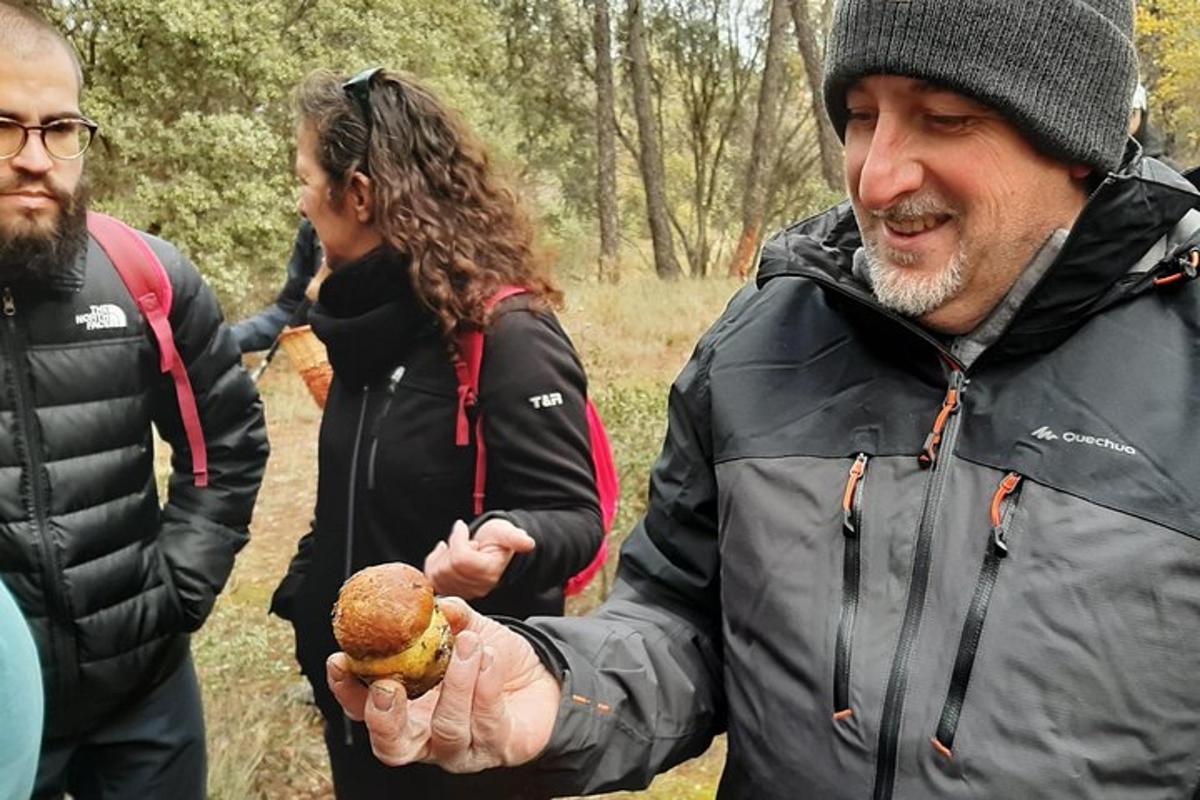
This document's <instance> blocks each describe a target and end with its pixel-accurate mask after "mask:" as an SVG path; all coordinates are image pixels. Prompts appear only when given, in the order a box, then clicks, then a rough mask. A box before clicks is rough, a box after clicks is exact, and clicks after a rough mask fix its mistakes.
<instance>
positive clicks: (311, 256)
mask: <svg viewBox="0 0 1200 800" xmlns="http://www.w3.org/2000/svg"><path fill="white" fill-rule="evenodd" d="M320 263H321V245H320V243H319V242H318V240H317V236H316V232H315V231H314V230H313V227H312V224H311V223H309V222H307V221H305V222H304V223H302V224H301V225H300V230H299V232H298V233H297V234H296V241H295V242H294V243H293V244H292V255H291V258H289V259H288V263H287V280H286V281H285V282H284V284H283V288H282V289H280V291H279V295H278V296H277V297H276V298H275V302H274V303H272V304H271V305H269V306H267V307H266V308H264V309H263V310H262V311H260V312H259V313H257V314H255V315H254V316H253V317H249V318H247V319H244V320H242V321H241V322H238V323H236V324H235V325H234V326H233V335H234V338H236V339H237V343H238V347H239V348H240V349H241V351H242V352H243V353H252V352H255V351H258V350H266V349H267V348H269V347H270V346H271V344H272V343H273V342H274V341H275V338H276V337H277V336H279V332H280V331H282V330H283V328H284V326H285V325H288V324H291V325H303V324H304V321H305V320H304V317H305V316H306V315H305V314H304V313H303V312H302V311H300V308H301V306H302V305H303V304H304V290H305V289H306V288H308V283H309V281H311V280H312V277H313V275H315V274H316V272H317V267H318V266H319V265H320Z"/></svg>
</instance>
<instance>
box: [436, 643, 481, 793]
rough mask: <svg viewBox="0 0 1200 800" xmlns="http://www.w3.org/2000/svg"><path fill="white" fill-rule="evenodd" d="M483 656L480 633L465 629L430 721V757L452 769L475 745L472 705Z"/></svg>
mask: <svg viewBox="0 0 1200 800" xmlns="http://www.w3.org/2000/svg"><path fill="white" fill-rule="evenodd" d="M482 656H483V646H482V642H481V640H480V638H479V634H477V633H475V632H474V631H463V632H462V633H460V634H459V635H458V639H457V641H456V642H455V644H454V656H453V658H451V659H450V666H449V667H448V668H447V669H446V676H445V677H444V678H443V679H442V685H441V696H440V697H439V698H438V703H437V708H436V709H435V710H434V712H433V719H432V720H431V721H430V724H429V756H430V759H431V760H433V761H434V762H436V763H438V764H441V765H442V766H444V767H447V768H450V769H453V768H454V765H455V764H458V763H462V762H464V761H465V760H466V759H467V756H468V751H469V750H470V748H471V708H472V704H473V698H474V694H475V682H476V679H477V678H478V676H479V667H480V661H481V659H482Z"/></svg>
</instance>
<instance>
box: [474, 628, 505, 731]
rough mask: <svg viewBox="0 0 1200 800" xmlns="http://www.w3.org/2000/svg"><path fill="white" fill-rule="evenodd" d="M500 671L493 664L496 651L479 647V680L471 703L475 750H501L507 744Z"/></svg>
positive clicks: (501, 671)
mask: <svg viewBox="0 0 1200 800" xmlns="http://www.w3.org/2000/svg"><path fill="white" fill-rule="evenodd" d="M502 673H503V670H501V669H500V668H499V667H497V666H496V651H495V649H494V648H492V647H490V646H485V647H484V648H483V654H482V656H480V661H479V679H478V680H477V681H476V682H475V699H474V700H473V701H472V704H471V741H472V744H473V746H474V747H475V748H476V749H477V750H484V751H489V752H495V753H497V754H499V753H502V752H503V748H504V746H505V744H506V743H507V739H508V731H509V719H508V715H507V714H506V713H505V712H506V709H505V705H504V700H503V693H504V675H503V674H502Z"/></svg>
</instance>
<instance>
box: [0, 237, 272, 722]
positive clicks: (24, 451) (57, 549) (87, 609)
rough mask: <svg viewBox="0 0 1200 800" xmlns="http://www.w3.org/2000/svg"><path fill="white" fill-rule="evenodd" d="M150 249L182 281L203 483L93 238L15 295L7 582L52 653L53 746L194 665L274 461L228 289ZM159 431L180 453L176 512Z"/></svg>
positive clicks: (44, 650) (2, 362) (3, 531)
mask: <svg viewBox="0 0 1200 800" xmlns="http://www.w3.org/2000/svg"><path fill="white" fill-rule="evenodd" d="M146 239H147V241H148V242H149V243H150V245H151V247H152V248H153V249H154V251H155V253H156V254H157V255H158V257H159V259H160V260H161V261H162V263H163V266H164V267H165V268H166V270H167V273H168V275H169V277H170V279H171V284H172V288H173V297H174V301H173V305H172V311H171V317H170V321H171V328H172V330H173V332H174V338H175V344H176V347H177V348H178V349H179V352H180V354H181V355H182V357H183V359H184V362H185V363H186V365H187V368H188V374H189V376H190V378H191V382H192V387H193V389H194V391H195V394H196V404H197V407H198V409H199V412H200V417H201V422H202V424H203V428H204V433H205V439H206V441H207V445H208V459H209V485H208V487H206V488H203V489H198V488H196V487H195V486H194V485H193V484H192V472H191V459H190V456H189V450H188V446H187V438H186V436H185V434H184V431H183V426H182V424H181V422H180V418H179V409H178V406H177V401H176V396H175V391H174V387H173V385H172V383H171V380H170V378H169V376H163V375H162V374H161V373H160V372H159V362H158V351H157V348H156V345H155V344H154V341H153V337H152V336H151V335H150V331H149V328H148V327H147V325H146V323H145V320H144V319H143V318H142V316H141V313H140V312H139V311H138V309H137V306H136V305H135V304H134V301H133V298H132V297H131V296H130V294H129V291H128V290H127V289H126V288H125V285H124V284H123V283H122V282H121V278H120V276H119V275H118V274H117V272H116V271H115V270H114V268H113V266H112V263H111V262H110V261H109V260H108V258H107V256H105V255H104V253H103V251H101V250H100V249H99V247H98V246H97V245H96V243H95V242H90V243H89V246H88V251H87V254H86V257H81V258H80V259H79V260H78V261H77V263H76V264H74V265H72V267H71V268H70V269H69V270H66V271H64V273H62V274H60V275H57V276H56V277H55V279H54V280H53V281H52V282H50V283H48V284H46V285H43V286H36V287H35V286H31V285H12V286H0V293H2V296H3V307H2V312H3V313H2V316H0V370H2V378H0V380H2V381H3V382H2V383H0V579H3V581H4V583H5V584H6V585H7V586H8V588H9V589H11V590H12V593H13V595H14V596H15V597H16V598H17V601H18V603H19V604H20V606H21V610H22V611H23V612H24V614H25V615H26V617H27V618H28V620H29V624H30V627H31V629H32V630H33V633H34V638H35V640H36V641H37V644H38V650H39V655H40V658H41V662H42V669H43V673H44V684H45V687H46V695H47V708H46V712H47V713H46V736H47V738H51V739H53V738H58V737H65V736H76V735H79V734H81V733H83V732H86V731H87V730H89V729H90V728H91V727H93V726H94V725H95V724H97V723H98V722H99V721H102V720H105V719H109V718H111V716H112V715H113V714H114V713H118V712H119V711H120V709H121V708H122V706H124V705H126V704H128V703H130V702H131V701H133V700H135V699H137V698H139V697H141V696H143V695H144V694H145V693H146V692H147V691H149V690H150V689H151V688H153V687H154V686H155V685H156V683H157V682H159V681H160V680H162V679H163V678H165V677H167V676H169V675H170V674H171V672H172V671H173V670H174V669H175V667H176V666H177V665H178V664H179V663H180V661H181V659H182V658H183V657H184V656H185V655H186V653H187V647H188V636H187V634H188V632H190V631H194V630H196V629H197V628H199V627H200V625H201V623H203V622H204V619H205V617H206V616H207V615H208V613H209V611H210V610H211V609H212V605H213V601H214V599H215V597H216V595H217V594H218V593H219V592H220V591H221V588H222V587H223V586H224V584H225V580H226V578H227V577H228V576H229V571H230V569H231V568H232V566H233V558H234V554H235V553H236V552H237V551H238V550H239V549H240V548H241V547H242V546H243V545H244V544H245V542H246V539H247V535H248V534H247V526H248V524H249V522H250V512H251V509H252V508H253V506H254V499H255V496H256V494H257V492H258V486H259V482H260V480H261V478H262V473H263V466H264V464H265V462H266V458H267V440H266V429H265V425H264V422H263V414H262V406H261V404H260V402H259V399H258V394H257V392H256V391H255V389H254V386H253V384H252V383H251V382H250V380H249V378H248V376H247V375H246V373H245V370H243V369H242V366H241V358H240V354H239V352H238V348H237V345H236V344H235V343H234V340H233V337H232V336H231V335H230V334H229V331H228V329H227V328H226V327H225V326H224V324H223V323H222V321H221V312H220V309H219V308H218V307H217V302H216V299H215V297H214V296H213V294H212V292H211V291H210V290H209V288H208V287H207V286H206V285H205V284H204V282H203V280H202V279H201V277H200V275H199V273H197V272H196V270H195V268H194V267H192V266H191V264H189V263H187V261H186V260H185V259H184V258H183V257H182V256H181V255H180V254H179V252H178V251H176V250H175V248H174V247H172V246H171V245H169V244H167V243H166V242H163V241H161V240H159V239H155V238H153V237H150V236H147V237H146ZM152 424H153V426H154V427H156V428H157V429H158V432H159V434H160V435H161V436H162V437H163V439H165V440H166V441H167V442H168V443H170V445H171V446H172V449H173V453H174V455H173V459H172V472H171V477H170V482H169V487H168V499H167V503H166V505H165V506H163V507H160V502H159V496H158V489H157V484H156V481H155V474H154V445H153V439H152V432H151V425H152Z"/></svg>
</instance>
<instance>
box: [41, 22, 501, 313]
mask: <svg viewBox="0 0 1200 800" xmlns="http://www.w3.org/2000/svg"><path fill="white" fill-rule="evenodd" d="M40 5H41V6H42V8H43V9H44V10H45V11H46V12H47V13H48V14H49V15H50V16H51V17H52V18H54V19H55V20H56V21H58V22H60V23H61V24H62V27H63V29H64V30H65V31H66V32H67V34H68V36H69V38H70V39H71V40H72V41H73V42H74V43H75V45H76V48H77V50H78V51H79V53H80V56H81V59H82V61H83V65H84V71H85V76H86V81H87V88H86V90H85V96H84V108H85V109H86V111H87V112H88V113H89V114H90V115H92V116H93V117H95V118H96V119H97V120H98V121H99V122H100V123H101V130H102V137H103V140H102V142H103V143H102V145H101V146H100V147H97V148H96V149H95V150H94V151H93V155H92V156H90V162H91V163H90V165H89V171H90V173H91V180H92V185H93V192H94V196H95V199H96V201H97V205H98V206H99V207H101V208H103V209H105V210H108V211H111V212H113V213H115V214H118V215H120V216H122V217H124V218H126V219H128V220H129V221H130V222H132V223H134V224H136V225H139V226H142V227H145V228H147V229H148V230H150V231H152V232H155V233H158V234H160V235H162V236H164V237H166V238H168V239H171V240H172V241H174V242H175V243H176V244H178V245H179V246H180V247H181V248H182V249H183V250H184V252H185V253H187V254H188V255H190V256H191V257H192V258H193V259H194V260H195V261H196V262H197V266H199V267H200V269H201V270H202V271H203V272H204V273H205V275H206V276H207V277H208V278H209V280H210V281H211V282H212V283H213V285H214V286H215V288H216V289H217V291H218V294H219V295H220V296H221V298H222V300H223V302H224V303H225V304H226V307H227V311H232V312H239V311H244V310H247V309H248V307H249V305H250V304H251V302H252V301H260V300H261V299H263V297H264V296H266V295H269V294H271V293H272V292H273V290H274V289H275V288H276V286H277V285H278V283H279V280H280V277H281V265H282V263H283V261H284V259H285V258H286V256H287V253H288V252H289V245H290V242H291V238H292V236H293V235H294V232H295V226H296V212H295V192H294V189H293V188H292V186H293V180H292V177H291V173H292V160H293V157H294V143H293V140H294V127H295V116H294V111H293V107H292V97H293V93H294V90H295V87H296V86H297V85H298V83H299V82H300V80H301V79H302V78H303V77H304V75H305V74H307V73H308V72H309V71H311V70H312V69H314V68H317V67H326V68H331V69H334V70H335V71H339V72H342V73H350V72H352V71H357V70H358V69H361V68H362V67H363V66H364V65H368V64H383V65H386V66H388V67H391V68H397V69H404V70H408V71H410V72H413V73H415V74H417V75H419V76H421V77H422V78H423V79H424V80H426V81H427V82H428V83H430V84H431V85H432V86H433V87H434V88H435V89H437V90H439V91H440V92H441V93H442V94H443V96H444V97H445V98H446V99H447V100H448V101H449V102H450V103H452V104H454V105H457V106H458V107H460V108H461V109H462V110H463V111H464V112H465V114H466V115H467V116H468V118H470V119H471V120H472V122H473V124H474V125H475V126H476V127H477V128H481V129H482V130H483V131H484V133H485V135H487V134H490V133H491V132H492V131H501V132H503V131H505V127H506V125H507V122H506V119H507V118H506V115H505V114H504V113H503V104H497V103H495V101H494V99H495V98H494V94H493V92H492V88H493V87H491V86H490V85H489V84H488V83H487V82H486V81H485V80H483V76H487V75H489V74H490V71H491V65H492V64H494V63H496V62H497V61H498V60H499V59H500V53H501V48H502V46H503V41H502V39H501V38H500V37H499V36H498V35H497V34H496V33H495V31H497V29H498V28H497V25H496V21H495V17H494V14H493V12H492V11H491V10H490V9H489V8H488V7H487V5H486V4H485V3H484V2H482V0H462V1H460V2H456V3H453V4H443V3H430V2H427V1H425V0H357V1H356V2H349V3H346V2H335V1H334V0H262V1H261V2H255V3H246V2H234V0H218V1H217V2H204V3H200V2H195V0H109V1H108V2H104V3H82V2H78V1H77V0H42V2H41V3H40ZM489 138H491V137H490V136H489ZM496 146H497V149H498V150H499V152H500V153H501V156H502V157H503V156H504V154H505V153H506V152H515V148H513V147H511V146H508V145H507V143H505V142H504V141H500V142H498V143H496Z"/></svg>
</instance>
